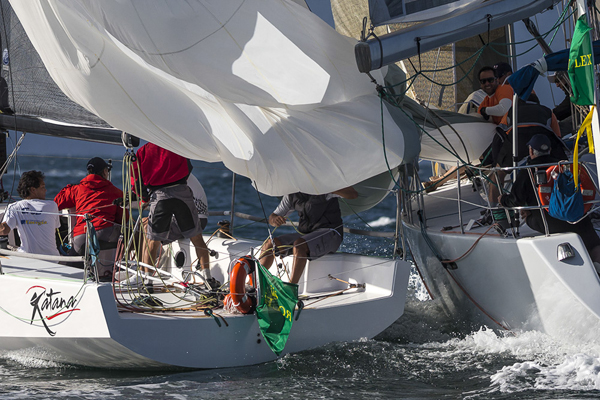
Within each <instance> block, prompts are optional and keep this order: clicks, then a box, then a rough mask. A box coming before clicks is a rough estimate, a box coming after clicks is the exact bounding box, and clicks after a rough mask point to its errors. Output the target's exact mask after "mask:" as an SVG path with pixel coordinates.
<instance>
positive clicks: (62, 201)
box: [54, 185, 75, 210]
mask: <svg viewBox="0 0 600 400" xmlns="http://www.w3.org/2000/svg"><path fill="white" fill-rule="evenodd" d="M72 189H73V185H67V186H65V187H64V188H62V190H61V191H60V192H58V194H57V195H56V196H55V197H54V202H55V203H56V205H57V206H58V209H59V210H62V209H65V208H75V201H74V200H73V196H72V193H71V192H72Z"/></svg>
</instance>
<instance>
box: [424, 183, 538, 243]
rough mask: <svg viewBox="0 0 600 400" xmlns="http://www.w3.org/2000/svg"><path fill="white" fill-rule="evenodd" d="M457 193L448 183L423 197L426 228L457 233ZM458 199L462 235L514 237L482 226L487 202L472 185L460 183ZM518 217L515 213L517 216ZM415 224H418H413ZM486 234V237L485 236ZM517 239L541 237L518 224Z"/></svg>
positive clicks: (458, 221)
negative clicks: (480, 221)
mask: <svg viewBox="0 0 600 400" xmlns="http://www.w3.org/2000/svg"><path fill="white" fill-rule="evenodd" d="M458 198H459V189H458V187H457V185H456V180H452V181H449V182H447V183H445V184H444V185H441V186H440V187H439V188H438V189H437V190H435V191H432V192H430V193H424V194H423V201H424V203H425V213H424V215H425V219H426V225H427V228H428V229H430V230H434V231H436V230H439V232H443V233H460V232H461V221H460V213H459V208H458V204H459V203H458ZM460 198H461V200H462V202H461V205H460V207H461V211H462V226H463V228H464V231H465V234H478V235H481V234H484V233H485V234H486V235H489V236H498V237H503V236H505V237H514V234H513V230H511V229H507V230H506V234H500V233H499V232H498V231H497V230H496V229H494V228H492V229H490V227H491V225H481V224H480V223H479V222H478V221H479V220H480V219H481V217H482V213H483V212H485V210H486V209H487V208H488V202H487V200H485V199H484V198H483V196H482V195H481V194H480V192H478V191H476V190H475V189H474V188H473V184H472V183H471V181H469V180H468V179H463V180H461V182H460ZM416 209H417V207H416V204H414V203H413V210H416ZM515 214H516V216H517V217H518V213H516V212H515ZM414 222H415V224H418V221H414ZM486 232H487V233H486ZM515 233H517V235H516V237H519V238H524V237H534V236H541V235H543V234H541V233H539V232H537V231H534V230H533V229H531V228H529V227H528V226H527V224H525V223H524V222H523V221H521V225H520V226H519V227H518V229H515Z"/></svg>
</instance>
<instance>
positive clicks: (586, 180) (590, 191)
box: [538, 165, 596, 212]
mask: <svg viewBox="0 0 600 400" xmlns="http://www.w3.org/2000/svg"><path fill="white" fill-rule="evenodd" d="M557 168H558V165H557V166H552V167H548V168H547V169H546V183H544V184H541V185H538V196H539V198H540V204H541V205H543V206H547V205H549V204H550V197H551V195H552V189H553V188H554V176H556V175H557V174H558V172H556V169H557ZM564 168H568V169H569V171H572V170H573V168H572V165H569V166H568V167H567V166H563V170H564ZM579 184H580V187H581V194H582V196H583V202H584V211H585V212H588V211H589V210H590V209H591V208H592V203H588V202H589V201H592V200H594V199H595V198H596V186H594V182H593V181H592V178H590V175H589V174H588V172H587V170H586V169H585V168H581V167H579Z"/></svg>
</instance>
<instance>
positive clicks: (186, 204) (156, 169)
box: [132, 143, 216, 286]
mask: <svg viewBox="0 0 600 400" xmlns="http://www.w3.org/2000/svg"><path fill="white" fill-rule="evenodd" d="M136 157H137V160H136V161H135V163H134V164H133V173H132V176H133V177H134V179H137V177H138V169H139V174H140V175H141V181H142V185H143V188H142V198H143V199H148V200H149V204H150V214H149V215H148V224H147V225H146V237H147V239H148V251H147V252H145V253H144V255H143V257H142V261H143V262H144V263H146V264H149V265H154V264H155V261H156V259H157V257H158V250H159V249H160V246H161V243H162V244H167V243H171V242H173V241H175V240H179V239H184V238H189V239H190V240H191V242H192V244H193V245H194V246H195V248H196V255H197V256H198V259H199V268H198V269H200V268H201V271H200V273H201V275H202V276H203V277H204V278H205V280H206V281H207V283H208V284H209V285H211V286H213V283H216V281H214V279H212V276H211V274H210V268H209V254H208V248H207V247H206V243H205V242H204V239H203V238H202V230H203V229H204V226H202V223H201V222H200V221H199V218H198V212H197V210H196V206H195V204H194V198H193V195H192V190H191V189H190V187H189V186H188V185H187V179H188V176H189V175H190V172H191V171H192V164H191V163H190V160H188V159H187V158H185V157H182V156H180V155H178V154H175V153H173V152H171V151H169V150H166V149H163V148H162V147H159V146H157V145H155V144H153V143H147V144H145V145H144V146H142V147H140V148H139V149H138V151H137V153H136ZM213 281H214V282H213Z"/></svg>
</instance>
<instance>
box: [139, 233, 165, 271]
mask: <svg viewBox="0 0 600 400" xmlns="http://www.w3.org/2000/svg"><path fill="white" fill-rule="evenodd" d="M160 246H161V243H160V241H159V240H152V239H148V238H146V248H147V251H145V252H144V253H143V254H142V262H143V263H146V264H148V265H156V262H157V261H158V250H159V249H160ZM146 272H148V271H147V270H146Z"/></svg>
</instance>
